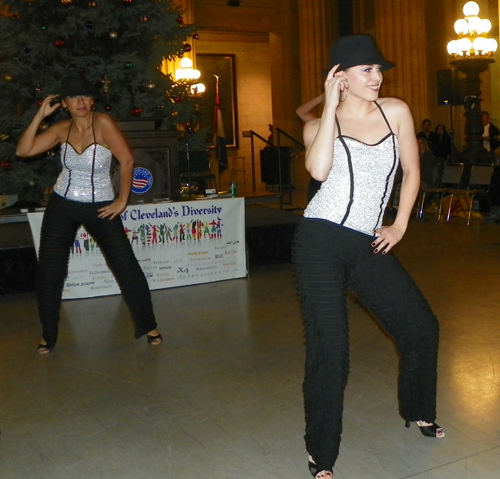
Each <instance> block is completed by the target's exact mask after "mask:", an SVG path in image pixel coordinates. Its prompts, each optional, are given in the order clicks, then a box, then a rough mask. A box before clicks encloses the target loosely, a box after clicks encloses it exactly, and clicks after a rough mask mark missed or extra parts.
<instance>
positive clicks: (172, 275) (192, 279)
mask: <svg viewBox="0 0 500 479" xmlns="http://www.w3.org/2000/svg"><path fill="white" fill-rule="evenodd" d="M121 217H122V220H123V225H124V227H125V232H126V234H127V237H128V239H129V241H130V243H131V245H132V248H133V250H134V253H135V255H136V257H137V259H138V260H139V264H140V265H141V267H142V270H143V271H144V274H145V275H146V278H147V280H148V283H149V287H150V289H161V288H171V287H174V286H185V285H189V284H198V283H208V282H211V281H221V280H225V279H233V278H242V277H245V276H246V274H247V270H246V254H245V208H244V200H243V199H242V198H230V199H229V198H228V199H204V200H200V201H186V202H175V203H155V204H138V205H130V206H129V207H128V208H127V209H126V210H125V211H124V212H123V213H122V215H121ZM28 219H29V222H30V226H31V232H32V234H33V240H34V243H35V248H36V250H37V251H38V248H39V243H40V231H41V225H42V219H43V213H41V212H36V213H28ZM119 293H120V289H119V287H118V285H117V283H116V281H115V279H114V276H113V274H112V273H111V271H110V270H109V269H108V267H107V265H106V261H105V260H104V257H103V256H102V254H101V251H100V249H99V246H98V245H97V244H96V243H95V241H94V240H93V239H92V237H91V236H90V235H89V234H88V233H87V231H86V230H85V229H84V228H83V227H82V228H80V229H79V230H78V232H77V235H76V238H75V241H74V243H73V247H72V249H71V254H70V261H69V270H68V277H67V278H66V282H65V287H64V291H63V298H64V299H71V298H87V297H91V296H104V295H109V294H119Z"/></svg>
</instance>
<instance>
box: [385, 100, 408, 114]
mask: <svg viewBox="0 0 500 479" xmlns="http://www.w3.org/2000/svg"><path fill="white" fill-rule="evenodd" d="M378 104H379V105H380V106H381V107H382V109H383V110H384V113H386V114H388V115H391V116H392V115H395V116H396V117H397V116H398V115H407V114H408V113H410V108H409V107H408V105H407V104H406V103H405V102H404V101H403V100H400V99H399V98H391V97H385V98H380V99H379V100H378Z"/></svg>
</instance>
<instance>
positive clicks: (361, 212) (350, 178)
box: [304, 102, 399, 236]
mask: <svg viewBox="0 0 500 479" xmlns="http://www.w3.org/2000/svg"><path fill="white" fill-rule="evenodd" d="M375 104H376V105H377V107H378V108H379V110H380V113H381V114H382V117H383V118H384V120H385V122H386V123H387V126H388V127H389V133H388V134H387V136H385V137H384V138H382V139H381V140H380V141H379V142H378V143H376V144H374V145H368V144H366V143H363V142H362V141H359V140H357V139H356V138H351V137H348V136H344V135H342V132H341V129H340V123H339V121H338V118H336V119H335V120H336V123H337V129H338V132H339V135H338V137H337V138H336V139H335V144H334V159H333V165H332V169H331V170H330V173H329V174H328V178H327V179H326V180H325V181H324V182H323V183H322V185H321V188H320V189H319V191H318V192H317V193H316V194H315V195H314V197H313V199H312V200H311V201H310V203H309V204H308V205H307V208H306V210H305V212H304V216H305V217H307V218H320V219H325V220H328V221H332V222H334V223H337V224H339V225H341V226H345V227H347V228H351V229H354V230H356V231H360V232H362V233H365V234H367V235H370V236H373V235H374V230H375V229H377V228H379V227H380V226H382V220H383V215H384V211H385V208H386V206H387V203H388V201H389V197H390V194H391V191H392V186H393V183H394V176H395V174H396V169H397V167H398V164H399V143H398V139H397V137H396V135H395V134H394V133H393V132H392V129H391V126H390V124H389V122H388V121H387V118H386V117H385V114H384V112H383V110H382V108H381V107H380V105H379V104H378V103H377V102H375Z"/></svg>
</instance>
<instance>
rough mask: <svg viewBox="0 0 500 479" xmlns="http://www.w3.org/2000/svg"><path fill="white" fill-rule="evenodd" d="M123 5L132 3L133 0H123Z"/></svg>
mask: <svg viewBox="0 0 500 479" xmlns="http://www.w3.org/2000/svg"><path fill="white" fill-rule="evenodd" d="M122 2H123V5H132V0H122Z"/></svg>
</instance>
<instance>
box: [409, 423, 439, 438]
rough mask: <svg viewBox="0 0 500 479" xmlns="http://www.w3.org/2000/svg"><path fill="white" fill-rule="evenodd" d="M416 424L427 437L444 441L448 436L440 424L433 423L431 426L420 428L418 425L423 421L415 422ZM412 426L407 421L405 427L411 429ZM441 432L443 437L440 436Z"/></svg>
mask: <svg viewBox="0 0 500 479" xmlns="http://www.w3.org/2000/svg"><path fill="white" fill-rule="evenodd" d="M414 422H415V424H416V425H417V426H418V428H419V429H420V432H421V433H422V434H423V435H424V436H426V437H435V438H436V439H443V437H445V436H446V434H445V433H444V431H443V428H442V427H441V426H439V424H436V423H433V424H431V425H430V426H420V425H419V424H418V423H419V422H422V421H414ZM410 425H411V421H406V423H405V427H410ZM439 432H441V433H443V435H442V436H438V433H439Z"/></svg>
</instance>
